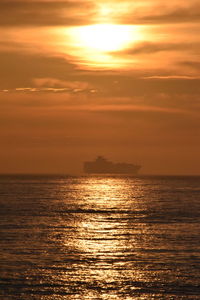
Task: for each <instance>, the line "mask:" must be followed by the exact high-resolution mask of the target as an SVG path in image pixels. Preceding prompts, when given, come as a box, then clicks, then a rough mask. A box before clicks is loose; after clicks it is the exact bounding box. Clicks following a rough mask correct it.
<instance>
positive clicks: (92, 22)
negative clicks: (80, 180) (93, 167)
mask: <svg viewBox="0 0 200 300" xmlns="http://www.w3.org/2000/svg"><path fill="white" fill-rule="evenodd" d="M199 33H200V2H199V0H186V1H183V0H174V1H164V0H136V1H131V0H130V1H109V0H107V1H98V0H96V1H86V0H79V1H75V0H68V1H67V0H57V1H56V0H0V173H77V172H81V168H82V163H83V161H84V160H93V159H94V158H95V157H96V156H97V155H105V156H106V157H107V158H109V159H111V160H113V161H125V162H131V163H137V164H141V165H142V169H141V173H143V174H191V175H192V174H193V175H198V174H200V34H199Z"/></svg>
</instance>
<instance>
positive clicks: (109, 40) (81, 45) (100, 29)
mask: <svg viewBox="0 0 200 300" xmlns="http://www.w3.org/2000/svg"><path fill="white" fill-rule="evenodd" d="M65 35H66V38H67V43H66V46H65V45H63V46H64V47H66V49H67V52H68V54H69V55H70V56H71V57H72V58H73V59H74V63H76V64H78V65H79V67H80V68H92V69H94V68H97V69H99V68H119V67H122V66H125V65H127V64H129V60H128V56H126V54H124V53H125V51H126V49H130V48H131V47H133V45H134V44H135V43H137V42H138V41H139V40H141V39H142V38H143V34H142V33H141V28H140V27H138V26H134V25H122V24H111V23H109V24H108V23H101V24H93V25H87V26H74V27H71V28H70V29H68V30H65ZM123 52H124V53H123ZM132 63H133V60H132Z"/></svg>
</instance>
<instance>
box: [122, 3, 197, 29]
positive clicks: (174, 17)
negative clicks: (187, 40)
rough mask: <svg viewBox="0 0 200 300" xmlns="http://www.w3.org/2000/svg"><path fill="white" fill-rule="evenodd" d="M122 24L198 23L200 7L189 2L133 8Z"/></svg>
mask: <svg viewBox="0 0 200 300" xmlns="http://www.w3.org/2000/svg"><path fill="white" fill-rule="evenodd" d="M150 4H152V3H150ZM122 22H124V23H126V24H174V23H199V22H200V5H199V4H198V3H193V2H191V3H190V4H189V5H188V4H187V3H186V4H185V3H184V4H183V3H181V2H180V1H179V2H178V4H177V3H176V2H175V3H174V2H173V3H171V2H170V3H169V4H166V5H160V3H159V4H156V5H154V4H153V5H147V6H146V7H145V6H144V5H141V7H135V8H134V7H133V9H132V11H131V13H129V14H126V15H124V17H123V18H122Z"/></svg>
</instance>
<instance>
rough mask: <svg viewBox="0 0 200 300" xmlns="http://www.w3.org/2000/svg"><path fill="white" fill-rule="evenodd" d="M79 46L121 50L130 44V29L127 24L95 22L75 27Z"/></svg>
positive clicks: (103, 49)
mask: <svg viewBox="0 0 200 300" xmlns="http://www.w3.org/2000/svg"><path fill="white" fill-rule="evenodd" d="M75 30H76V35H75V36H76V37H77V43H78V44H79V45H80V47H84V48H90V49H93V50H96V51H100V52H111V51H119V50H122V49H124V48H126V47H128V45H129V44H130V41H131V36H132V30H131V28H130V26H127V25H115V24H95V25H89V26H82V27H79V28H76V29H75Z"/></svg>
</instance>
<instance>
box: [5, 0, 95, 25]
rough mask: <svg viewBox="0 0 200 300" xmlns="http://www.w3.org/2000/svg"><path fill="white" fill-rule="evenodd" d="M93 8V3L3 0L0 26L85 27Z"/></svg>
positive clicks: (65, 0) (64, 0) (60, 0)
mask: <svg viewBox="0 0 200 300" xmlns="http://www.w3.org/2000/svg"><path fill="white" fill-rule="evenodd" d="M92 7H93V5H92V3H91V1H69V0H68V1H67V0H63V1H62V0H58V1H50V0H46V1H45V0H31V1H30V0H29V1H25V0H14V1H13V0H1V1H0V12H1V18H0V26H25V25H26V26H65V25H83V24H87V23H88V20H89V19H90V18H91V17H92ZM90 11H91V13H90ZM90 14H91V15H90Z"/></svg>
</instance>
